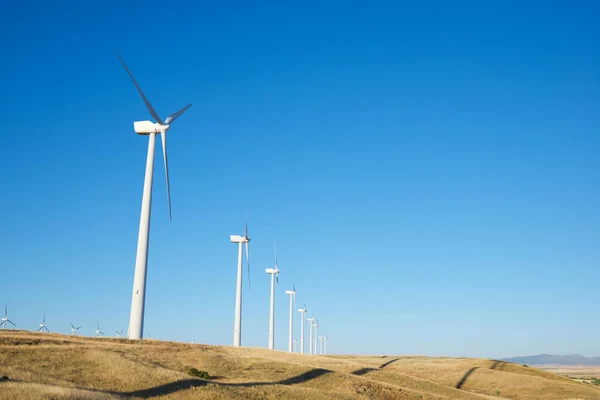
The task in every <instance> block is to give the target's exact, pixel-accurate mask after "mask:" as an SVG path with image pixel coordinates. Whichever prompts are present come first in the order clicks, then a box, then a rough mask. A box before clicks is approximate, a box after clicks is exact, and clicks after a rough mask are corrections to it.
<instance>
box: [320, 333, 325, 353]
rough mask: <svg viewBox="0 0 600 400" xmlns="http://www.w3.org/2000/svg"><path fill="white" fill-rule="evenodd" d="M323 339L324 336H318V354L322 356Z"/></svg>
mask: <svg viewBox="0 0 600 400" xmlns="http://www.w3.org/2000/svg"><path fill="white" fill-rule="evenodd" d="M324 338H325V336H323V335H321V336H319V354H320V355H323V339H324Z"/></svg>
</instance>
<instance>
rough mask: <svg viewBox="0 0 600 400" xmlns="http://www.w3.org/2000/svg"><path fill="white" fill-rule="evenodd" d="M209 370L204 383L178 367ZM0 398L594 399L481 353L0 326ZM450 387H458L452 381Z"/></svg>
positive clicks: (598, 395)
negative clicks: (365, 351)
mask: <svg viewBox="0 0 600 400" xmlns="http://www.w3.org/2000/svg"><path fill="white" fill-rule="evenodd" d="M188 366H190V367H195V368H197V369H198V370H202V371H207V372H208V373H209V374H210V375H211V376H212V379H211V380H202V379H199V378H195V377H192V376H189V375H187V374H186V373H185V371H186V367H188ZM0 375H6V376H8V377H9V380H8V381H5V382H0V398H1V399H5V398H6V399H13V398H18V399H91V400H95V399H121V398H140V399H146V398H158V397H160V398H165V399H192V398H209V399H323V400H325V399H385V400H396V399H398V400H404V399H406V400H408V399H410V400H413V399H414V400H417V399H420V400H423V399H431V400H438V399H439V400H443V399H467V400H478V399H515V400H519V399H524V400H529V399H531V400H552V399H567V398H571V399H585V400H591V399H599V400H600V390H598V389H596V388H594V387H592V386H590V385H585V384H582V383H578V382H574V381H572V380H569V379H567V378H564V377H561V376H558V375H556V374H553V373H551V372H547V371H542V370H539V369H536V368H527V367H523V366H520V365H516V364H510V363H500V362H495V361H492V360H481V359H466V358H461V359H452V358H429V357H378V356H370V357H368V356H364V357H359V356H309V355H301V354H290V353H287V352H281V351H269V350H266V349H259V348H234V347H223V346H206V345H192V344H183V343H173V342H162V341H155V340H148V341H146V340H144V341H137V342H133V341H131V342H130V341H127V340H119V339H109V338H100V339H99V338H86V337H73V336H64V335H58V334H47V333H46V334H42V333H32V332H23V331H2V332H0ZM457 387H458V388H457Z"/></svg>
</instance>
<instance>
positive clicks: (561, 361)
mask: <svg viewBox="0 0 600 400" xmlns="http://www.w3.org/2000/svg"><path fill="white" fill-rule="evenodd" d="M501 361H507V362H512V363H515V364H526V365H548V364H558V365H600V357H585V356H582V355H581V354H567V355H564V356H557V355H552V354H539V355H537V356H525V357H511V358H504V359H502V360H501Z"/></svg>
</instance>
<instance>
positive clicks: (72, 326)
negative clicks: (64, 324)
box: [69, 321, 75, 329]
mask: <svg viewBox="0 0 600 400" xmlns="http://www.w3.org/2000/svg"><path fill="white" fill-rule="evenodd" d="M69 323H70V324H71V328H73V329H75V326H74V325H73V323H72V322H71V321H69Z"/></svg>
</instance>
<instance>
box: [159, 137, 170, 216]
mask: <svg viewBox="0 0 600 400" xmlns="http://www.w3.org/2000/svg"><path fill="white" fill-rule="evenodd" d="M160 136H161V139H162V148H163V159H164V161H165V179H166V180H167V198H168V204H169V221H171V187H170V186H169V161H168V159H167V132H166V131H160Z"/></svg>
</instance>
